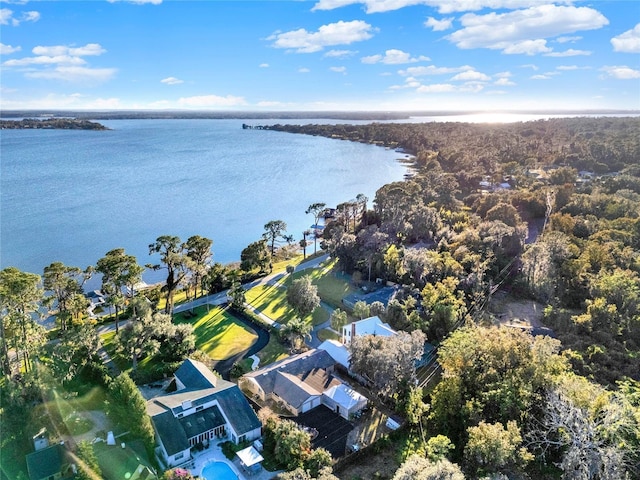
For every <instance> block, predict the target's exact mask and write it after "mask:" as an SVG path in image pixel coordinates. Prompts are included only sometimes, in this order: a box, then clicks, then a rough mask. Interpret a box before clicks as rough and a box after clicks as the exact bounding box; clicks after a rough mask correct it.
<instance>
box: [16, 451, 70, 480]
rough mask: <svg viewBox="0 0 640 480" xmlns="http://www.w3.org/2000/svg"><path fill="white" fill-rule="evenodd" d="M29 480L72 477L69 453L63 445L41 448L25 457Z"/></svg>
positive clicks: (56, 479) (51, 479)
mask: <svg viewBox="0 0 640 480" xmlns="http://www.w3.org/2000/svg"><path fill="white" fill-rule="evenodd" d="M26 460H27V472H29V479H30V480H58V479H60V478H69V477H72V476H73V468H72V464H71V459H70V457H69V453H68V452H67V449H66V448H65V446H64V444H63V443H56V444H54V445H51V446H49V447H45V448H41V449H39V450H36V451H35V452H32V453H30V454H29V455H27V457H26Z"/></svg>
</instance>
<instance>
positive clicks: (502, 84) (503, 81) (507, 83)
mask: <svg viewBox="0 0 640 480" xmlns="http://www.w3.org/2000/svg"><path fill="white" fill-rule="evenodd" d="M493 84H494V85H498V86H500V87H512V86H514V85H515V82H512V81H511V80H509V79H508V78H507V77H502V78H498V79H497V80H496V81H495V82H493Z"/></svg>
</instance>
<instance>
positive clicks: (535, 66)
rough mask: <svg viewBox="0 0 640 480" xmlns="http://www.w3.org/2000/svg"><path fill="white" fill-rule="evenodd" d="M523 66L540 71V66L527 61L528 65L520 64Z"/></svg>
mask: <svg viewBox="0 0 640 480" xmlns="http://www.w3.org/2000/svg"><path fill="white" fill-rule="evenodd" d="M520 67H521V68H530V69H531V70H533V71H534V72H537V71H538V66H537V65H534V64H532V63H527V64H526V65H520Z"/></svg>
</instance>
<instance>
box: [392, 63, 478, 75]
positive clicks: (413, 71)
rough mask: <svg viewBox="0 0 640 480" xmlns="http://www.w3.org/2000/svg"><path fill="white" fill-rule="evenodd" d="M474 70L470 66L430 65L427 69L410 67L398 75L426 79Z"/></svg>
mask: <svg viewBox="0 0 640 480" xmlns="http://www.w3.org/2000/svg"><path fill="white" fill-rule="evenodd" d="M473 69H474V68H473V67H470V66H469V65H463V66H462V67H436V66H434V65H429V66H427V67H409V68H407V69H406V70H400V71H399V72H398V74H400V75H402V76H403V77H406V76H412V77H424V76H427V75H446V74H449V73H459V72H464V71H467V70H473Z"/></svg>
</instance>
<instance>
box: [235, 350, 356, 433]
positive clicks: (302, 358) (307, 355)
mask: <svg viewBox="0 0 640 480" xmlns="http://www.w3.org/2000/svg"><path fill="white" fill-rule="evenodd" d="M335 366H336V361H335V360H334V359H333V358H332V357H331V355H330V354H329V353H327V352H326V351H324V350H315V349H313V350H308V351H306V352H303V353H300V354H298V355H293V356H291V357H288V358H285V359H284V360H281V361H279V362H276V363H273V364H271V365H267V366H266V367H263V368H261V369H258V370H254V371H253V372H250V373H246V374H244V375H243V376H242V377H240V379H239V384H240V385H241V387H242V388H243V390H245V391H247V392H249V393H250V394H252V395H255V398H256V399H260V400H261V401H263V402H264V401H274V402H276V403H278V404H280V405H282V406H283V407H285V408H286V409H287V410H289V411H290V412H291V413H293V414H294V415H299V414H301V413H304V412H308V411H309V410H312V409H314V408H316V407H318V406H320V405H325V406H327V407H329V408H330V409H331V410H333V411H334V412H336V413H338V414H340V415H341V416H343V417H344V418H346V419H347V420H348V419H349V418H350V416H351V415H352V414H354V413H355V412H357V411H359V410H362V409H363V408H364V407H366V405H367V399H366V397H364V396H362V395H360V394H359V393H358V392H356V391H355V390H353V389H352V388H350V387H349V386H348V385H346V384H345V383H343V382H342V381H341V380H340V379H339V378H338V377H337V376H335V375H334V371H335Z"/></svg>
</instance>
